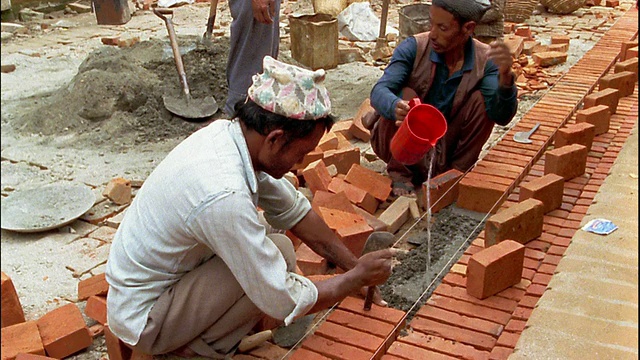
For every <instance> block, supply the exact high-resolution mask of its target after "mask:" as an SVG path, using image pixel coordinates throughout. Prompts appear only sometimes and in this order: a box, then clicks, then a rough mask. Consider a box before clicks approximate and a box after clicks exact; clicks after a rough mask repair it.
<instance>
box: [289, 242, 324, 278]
mask: <svg viewBox="0 0 640 360" xmlns="http://www.w3.org/2000/svg"><path fill="white" fill-rule="evenodd" d="M296 264H297V265H298V267H299V268H300V270H301V271H302V274H304V275H323V274H326V272H327V260H326V259H325V258H323V257H322V256H320V255H318V254H316V253H315V252H314V251H313V250H311V248H310V247H309V246H307V245H306V244H301V245H300V246H299V247H298V250H296Z"/></svg>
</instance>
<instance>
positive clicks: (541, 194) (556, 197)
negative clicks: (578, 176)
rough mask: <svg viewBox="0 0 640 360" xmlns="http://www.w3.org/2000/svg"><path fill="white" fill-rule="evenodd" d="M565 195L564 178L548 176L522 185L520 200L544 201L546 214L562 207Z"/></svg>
mask: <svg viewBox="0 0 640 360" xmlns="http://www.w3.org/2000/svg"><path fill="white" fill-rule="evenodd" d="M563 194H564V178H563V177H562V176H560V175H556V174H547V175H544V176H542V177H539V178H536V179H534V180H531V181H529V182H527V183H524V184H521V185H520V194H519V196H520V198H519V200H518V201H520V202H522V201H524V200H526V199H537V200H540V201H542V204H543V212H544V213H545V214H546V213H548V212H550V211H553V210H555V209H557V208H559V207H560V206H562V196H563Z"/></svg>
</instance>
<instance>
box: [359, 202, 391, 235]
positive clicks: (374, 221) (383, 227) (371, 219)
mask: <svg viewBox="0 0 640 360" xmlns="http://www.w3.org/2000/svg"><path fill="white" fill-rule="evenodd" d="M353 209H354V210H355V212H356V214H358V215H360V216H362V217H363V218H364V219H365V220H366V222H367V224H369V226H371V227H372V228H373V231H389V226H387V224H385V223H384V222H382V221H381V220H380V219H378V218H377V217H376V216H374V215H372V214H369V213H368V212H367V211H365V210H364V209H362V208H359V207H357V206H355V205H353Z"/></svg>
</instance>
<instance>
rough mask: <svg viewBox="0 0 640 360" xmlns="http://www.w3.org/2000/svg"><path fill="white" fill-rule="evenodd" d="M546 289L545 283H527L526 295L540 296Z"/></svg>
mask: <svg viewBox="0 0 640 360" xmlns="http://www.w3.org/2000/svg"><path fill="white" fill-rule="evenodd" d="M546 289H547V286H546V285H542V284H533V283H532V284H531V285H529V287H527V295H534V296H542V295H543V294H544V291H545V290H546ZM516 310H517V308H516Z"/></svg>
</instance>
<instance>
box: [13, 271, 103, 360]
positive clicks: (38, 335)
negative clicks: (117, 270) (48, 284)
mask: <svg viewBox="0 0 640 360" xmlns="http://www.w3.org/2000/svg"><path fill="white" fill-rule="evenodd" d="M105 309H106V305H105ZM101 330H102V326H92V327H91V328H89V327H87V324H86V323H85V320H84V318H83V317H82V313H81V312H80V309H79V308H78V306H77V305H75V304H67V305H64V306H61V307H59V308H57V309H54V310H52V311H50V312H48V313H47V314H45V315H43V316H41V317H40V318H39V319H37V320H30V321H26V320H25V316H24V311H23V309H22V305H21V303H20V299H19V297H18V294H17V292H16V290H15V287H14V285H13V282H12V280H11V278H9V277H8V276H7V275H6V274H5V273H4V272H3V273H2V360H13V359H18V360H30V359H32V360H36V359H62V358H64V357H67V356H69V355H72V354H75V353H77V352H80V351H83V350H84V349H86V348H88V347H89V346H90V345H91V344H92V343H93V338H94V337H95V336H99V335H100V334H101V333H102V331H101ZM35 355H39V356H38V357H35Z"/></svg>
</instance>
